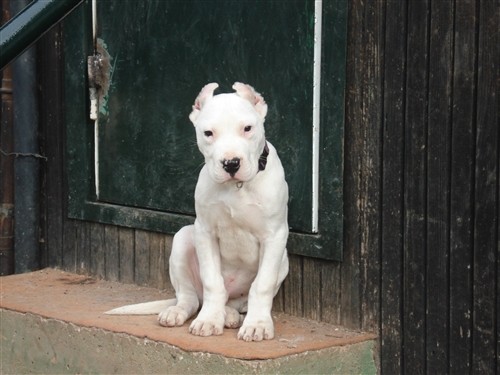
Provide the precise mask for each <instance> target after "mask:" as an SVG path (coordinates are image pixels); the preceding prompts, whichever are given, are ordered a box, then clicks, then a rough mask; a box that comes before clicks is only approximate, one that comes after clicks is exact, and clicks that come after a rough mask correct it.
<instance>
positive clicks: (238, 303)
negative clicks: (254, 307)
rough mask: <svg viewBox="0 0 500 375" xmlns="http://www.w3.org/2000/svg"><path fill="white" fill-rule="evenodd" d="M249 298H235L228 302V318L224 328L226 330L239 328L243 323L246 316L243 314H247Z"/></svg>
mask: <svg viewBox="0 0 500 375" xmlns="http://www.w3.org/2000/svg"><path fill="white" fill-rule="evenodd" d="M247 302H248V296H243V297H241V298H233V299H230V300H229V301H228V302H227V305H226V317H225V320H224V327H226V328H239V327H241V324H242V323H243V319H244V318H245V316H244V315H242V314H241V313H246V312H247Z"/></svg>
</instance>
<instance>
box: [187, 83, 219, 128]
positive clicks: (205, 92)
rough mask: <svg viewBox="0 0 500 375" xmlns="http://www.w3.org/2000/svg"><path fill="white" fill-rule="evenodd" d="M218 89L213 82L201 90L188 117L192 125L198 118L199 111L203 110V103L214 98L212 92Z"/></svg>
mask: <svg viewBox="0 0 500 375" xmlns="http://www.w3.org/2000/svg"><path fill="white" fill-rule="evenodd" d="M217 87H219V85H218V84H217V83H215V82H212V83H209V84H207V85H205V86H203V88H202V89H201V91H200V93H199V94H198V96H197V97H196V99H195V101H194V104H193V111H192V112H191V114H190V115H189V119H190V120H191V122H192V123H193V125H194V122H195V121H196V118H197V117H198V114H199V113H200V111H201V109H202V108H203V105H204V104H205V102H206V101H207V100H208V99H210V98H211V97H213V96H214V91H215V89H216V88H217Z"/></svg>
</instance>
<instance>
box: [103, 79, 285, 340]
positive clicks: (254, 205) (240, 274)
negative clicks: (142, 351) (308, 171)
mask: <svg viewBox="0 0 500 375" xmlns="http://www.w3.org/2000/svg"><path fill="white" fill-rule="evenodd" d="M217 87H218V85H217V84H216V83H210V84H208V85H206V86H205V87H203V89H202V90H201V92H200V94H199V95H198V97H197V98H196V101H195V103H194V105H193V111H192V112H191V114H190V115H189V118H190V120H191V121H192V122H193V124H194V127H195V129H196V139H197V143H198V147H199V149H200V151H201V153H202V154H203V155H204V157H205V165H204V167H203V168H202V170H201V172H200V175H199V178H198V183H197V185H196V191H195V207H196V221H195V223H194V225H190V226H186V227H184V228H182V229H181V230H180V231H179V232H177V234H176V235H175V236H174V240H173V245H172V253H171V256H170V280H171V282H172V285H173V287H174V289H175V292H176V298H175V299H172V300H167V301H156V302H150V303H143V304H138V305H130V306H125V307H122V308H118V309H115V310H111V311H110V312H108V313H110V314H152V313H159V316H158V321H159V323H160V324H161V325H163V326H168V327H172V326H181V325H183V324H184V322H185V321H186V320H187V319H189V318H190V317H191V316H193V315H194V314H195V313H196V312H197V311H198V309H199V307H200V304H202V307H201V311H200V312H199V314H198V316H197V318H196V319H194V320H193V322H192V323H191V325H190V327H189V332H191V333H192V334H194V335H198V336H210V335H220V334H222V331H223V328H224V326H225V327H228V328H237V327H240V326H241V328H240V330H239V332H238V338H239V339H242V340H245V341H252V340H253V341H260V340H262V339H272V338H273V337H274V325H273V321H272V318H271V307H272V302H273V297H274V296H275V295H276V293H277V292H278V289H279V287H280V285H281V283H282V282H283V280H284V278H285V277H286V275H287V273H288V257H287V252H286V248H285V247H286V242H287V238H288V223H287V202H288V186H287V183H286V181H285V175H284V171H283V167H282V166H281V162H280V159H279V158H278V154H277V153H276V150H275V148H274V147H273V146H272V145H271V144H270V143H269V142H268V141H266V139H265V135H264V118H265V116H266V113H267V105H266V103H265V102H264V99H263V98H262V96H261V95H260V94H259V93H257V92H255V90H254V89H253V88H252V87H251V86H249V85H246V84H243V83H239V82H236V83H235V84H234V85H233V89H234V90H235V91H236V92H235V93H230V94H219V95H216V96H214V95H213V92H214V90H215V89H216V88H217ZM245 312H246V313H247V314H246V317H245V318H244V320H243V316H242V315H240V313H245ZM242 320H243V321H242Z"/></svg>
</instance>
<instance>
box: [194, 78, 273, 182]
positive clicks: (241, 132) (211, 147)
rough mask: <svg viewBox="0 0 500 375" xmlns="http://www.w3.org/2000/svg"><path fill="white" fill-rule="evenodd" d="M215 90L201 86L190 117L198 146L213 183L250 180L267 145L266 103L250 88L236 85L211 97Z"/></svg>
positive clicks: (209, 86) (210, 86) (214, 86)
mask: <svg viewBox="0 0 500 375" xmlns="http://www.w3.org/2000/svg"><path fill="white" fill-rule="evenodd" d="M217 87H219V85H218V84H217V83H209V84H208V85H206V86H205V87H203V89H202V90H201V92H200V93H199V95H198V97H197V98H196V100H195V102H194V105H193V111H192V112H191V114H190V115H189V119H190V120H191V121H192V123H193V125H194V126H195V129H196V140H197V143H198V147H199V149H200V151H201V153H202V154H203V156H204V157H205V163H206V165H207V168H208V171H209V174H210V176H211V178H212V179H213V180H214V181H216V182H218V183H223V182H226V181H229V180H237V181H243V182H245V181H249V180H251V179H253V178H254V177H255V175H256V174H257V172H258V171H259V158H260V156H261V154H262V153H263V150H264V148H265V146H266V139H265V134H264V119H265V117H266V113H267V104H266V102H265V101H264V99H263V98H262V96H261V95H260V94H259V93H257V92H256V91H255V90H254V89H253V87H252V86H249V85H246V84H243V83H240V82H236V83H235V84H234V85H233V89H234V90H235V91H236V92H235V93H230V94H219V95H215V96H214V95H213V93H214V90H215V89H216V88H217Z"/></svg>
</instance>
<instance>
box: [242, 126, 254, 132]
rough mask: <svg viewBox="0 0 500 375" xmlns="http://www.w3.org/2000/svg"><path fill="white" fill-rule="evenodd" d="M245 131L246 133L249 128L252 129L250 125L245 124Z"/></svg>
mask: <svg viewBox="0 0 500 375" xmlns="http://www.w3.org/2000/svg"><path fill="white" fill-rule="evenodd" d="M244 130H245V133H248V132H249V131H250V130H252V125H247V126H245V129H244Z"/></svg>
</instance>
